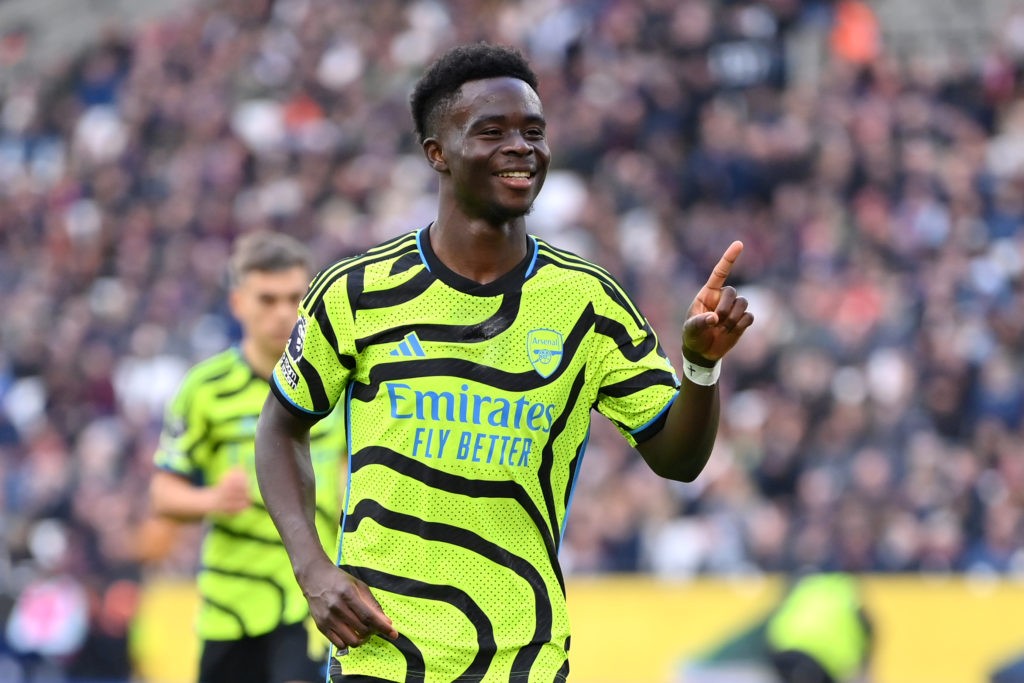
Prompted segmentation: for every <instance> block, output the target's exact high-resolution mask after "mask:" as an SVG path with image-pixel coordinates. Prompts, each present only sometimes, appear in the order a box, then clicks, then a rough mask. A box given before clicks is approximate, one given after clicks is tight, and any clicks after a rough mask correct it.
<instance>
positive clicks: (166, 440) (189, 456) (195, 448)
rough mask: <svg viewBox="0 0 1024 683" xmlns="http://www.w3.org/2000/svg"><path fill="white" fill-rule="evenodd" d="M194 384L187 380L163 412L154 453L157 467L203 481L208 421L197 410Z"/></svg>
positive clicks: (199, 481) (198, 481)
mask: <svg viewBox="0 0 1024 683" xmlns="http://www.w3.org/2000/svg"><path fill="white" fill-rule="evenodd" d="M195 393H196V392H195V384H193V383H192V382H189V381H188V378H186V381H185V382H184V383H183V384H182V386H181V388H180V389H178V393H177V394H176V395H175V396H174V398H173V399H172V400H171V402H170V403H168V404H167V408H166V409H165V411H164V424H163V429H162V430H161V432H160V442H159V444H158V446H157V449H156V453H155V454H154V456H153V461H154V464H155V465H156V466H157V468H159V469H161V470H165V471H168V472H172V473H174V474H177V475H180V476H182V477H185V478H187V479H189V480H191V481H193V482H196V483H202V479H203V470H202V462H201V460H202V457H203V448H204V447H205V445H206V444H205V440H204V435H205V434H206V425H207V420H206V419H205V416H204V415H203V413H202V411H200V410H198V409H197V405H198V400H197V398H196V396H195Z"/></svg>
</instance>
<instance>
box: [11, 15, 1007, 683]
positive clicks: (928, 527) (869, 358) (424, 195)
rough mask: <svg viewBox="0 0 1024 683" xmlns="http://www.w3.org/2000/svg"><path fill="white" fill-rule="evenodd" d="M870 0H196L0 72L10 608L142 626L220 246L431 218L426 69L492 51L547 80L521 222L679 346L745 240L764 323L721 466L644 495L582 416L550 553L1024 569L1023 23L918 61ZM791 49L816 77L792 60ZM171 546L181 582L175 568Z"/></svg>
mask: <svg viewBox="0 0 1024 683" xmlns="http://www.w3.org/2000/svg"><path fill="white" fill-rule="evenodd" d="M858 9H859V10H864V7H863V6H860V3H858V2H856V0H836V2H826V1H825V0H819V1H816V2H815V1H810V0H804V1H801V0H721V1H712V0H578V1H576V2H570V1H568V0H563V1H559V0H549V1H547V2H532V1H526V0H522V1H520V2H470V1H469V0H449V1H447V2H444V3H441V2H433V1H431V0H418V1H414V2H404V1H400V0H378V1H377V2H373V3H362V2H357V1H356V0H277V1H276V2H270V1H269V0H212V1H210V2H206V3H202V4H200V5H199V6H197V7H195V8H192V9H188V10H180V11H178V12H177V13H176V14H174V15H173V16H171V17H168V18H166V19H164V20H161V21H159V22H156V23H151V24H148V25H145V26H143V27H141V28H140V29H139V30H137V31H132V32H116V31H115V32H111V33H110V34H108V35H106V36H105V37H104V38H103V39H102V40H101V42H99V43H98V44H97V45H96V46H95V47H94V48H92V49H90V50H88V51H87V52H86V53H84V54H82V55H80V56H79V57H78V58H76V59H75V60H73V61H71V62H68V63H66V64H64V65H62V66H61V67H60V68H57V69H55V70H48V71H33V70H31V69H24V70H23V71H20V70H18V68H19V65H10V64H8V65H6V66H5V68H12V69H14V73H15V76H14V77H13V78H12V79H10V82H9V85H8V87H7V90H6V92H4V93H3V94H2V99H0V312H2V313H0V315H2V324H0V340H2V344H0V506H2V510H3V513H2V515H0V525H2V530H3V533H2V534H0V539H2V547H0V579H2V581H0V588H2V589H3V593H4V595H3V600H2V602H0V604H2V605H3V606H4V609H3V610H0V615H4V616H6V615H7V614H9V613H13V611H14V610H15V600H16V599H17V598H18V597H19V596H22V595H24V594H26V592H29V591H28V588H30V587H31V586H34V585H35V586H38V585H40V584H41V583H46V582H47V581H49V584H47V585H49V586H51V587H53V586H58V587H62V591H58V592H59V593H60V595H61V596H62V597H61V600H62V602H61V601H58V602H59V605H58V607H61V606H63V607H65V608H67V609H69V610H71V611H73V612H75V613H76V614H80V615H82V616H81V619H80V620H79V621H80V622H81V623H80V628H79V629H78V631H76V632H75V633H72V634H70V635H68V636H67V637H68V639H69V642H71V643H72V645H69V646H68V647H67V648H66V651H64V652H56V653H46V652H43V653H42V654H43V655H47V656H50V655H53V656H56V657H58V658H59V657H60V656H63V655H69V656H70V655H72V654H73V653H75V652H77V651H79V649H80V646H81V643H82V640H83V639H84V638H86V637H88V638H92V639H94V640H96V642H100V641H103V639H108V640H109V641H110V642H114V643H118V642H121V641H122V639H123V635H124V632H125V629H126V627H127V624H128V622H129V621H130V617H131V613H132V605H133V599H134V595H135V593H134V591H133V588H132V586H136V585H137V584H138V582H139V581H140V580H141V577H142V574H141V569H140V566H141V565H142V564H143V563H144V560H145V559H146V558H145V557H144V555H145V552H144V549H145V544H144V543H143V542H141V540H140V536H139V534H138V527H139V524H140V522H141V521H142V520H143V519H144V518H145V516H146V504H145V500H146V496H145V491H146V487H147V483H148V478H149V475H150V472H151V468H152V464H151V461H152V454H153V451H154V448H155V440H156V437H157V435H158V432H159V427H160V422H161V416H162V411H163V407H164V403H165V401H166V400H167V399H168V397H169V396H170V394H171V393H172V392H173V391H174V389H175V388H176V386H177V382H178V381H179V380H180V378H181V376H182V374H183V372H184V371H185V370H186V369H187V367H188V366H189V365H190V364H192V363H193V362H195V361H197V360H199V359H201V358H204V357H206V356H209V355H211V354H212V353H214V352H215V351H217V350H219V349H221V348H223V347H224V346H225V345H227V344H229V343H231V341H232V340H233V339H234V338H235V335H236V334H237V329H236V327H235V323H234V322H233V321H232V320H231V318H230V315H229V314H228V311H227V309H226V307H225V304H224V299H225V284H226V283H225V275H224V273H225V266H226V264H225V259H226V256H227V254H228V251H229V248H230V245H231V243H232V240H233V239H234V238H235V237H237V236H238V235H239V234H242V233H244V232H247V231H251V230H255V229H259V228H272V229H275V230H282V231H286V232H289V233H291V234H293V235H296V236H299V237H301V238H302V239H303V240H305V241H306V242H308V243H309V244H310V245H311V246H312V247H313V248H314V251H315V253H316V254H317V255H318V257H319V258H321V259H322V263H321V264H320V265H325V264H326V263H328V262H329V261H331V260H333V259H335V258H338V257H341V256H345V255H349V254H353V253H357V252H358V251H360V250H361V249H363V248H365V247H367V246H369V245H371V244H374V243H376V242H378V241H380V240H382V239H384V238H387V237H390V236H392V235H395V234H398V233H399V232H401V231H406V230H410V229H413V228H416V227H420V226H422V225H424V224H426V223H427V222H428V221H429V220H430V219H431V218H432V216H433V209H434V204H433V201H434V200H433V195H434V193H433V187H434V186H433V182H434V180H433V178H432V171H431V170H430V168H429V167H428V166H427V164H426V163H425V162H424V160H423V158H422V155H421V153H420V151H419V149H418V147H417V146H416V145H415V141H414V138H413V135H412V133H411V125H412V124H411V121H410V116H409V114H408V107H407V97H408V94H409V88H410V86H411V83H412V81H413V79H414V78H415V77H416V75H417V74H418V73H419V70H420V69H421V68H422V66H423V64H424V63H425V62H426V61H427V60H428V59H429V58H430V57H431V56H432V55H433V54H435V53H436V52H437V51H438V50H439V49H441V48H443V47H445V46H447V45H449V44H451V43H454V42H458V41H466V40H475V39H487V40H491V41H494V42H502V43H510V44H515V45H518V46H520V47H521V48H522V49H523V50H524V52H525V53H526V54H527V55H528V56H529V57H530V58H531V60H532V61H533V63H534V66H535V67H536V69H537V70H538V73H539V74H540V77H541V94H542V97H543V99H544V102H545V107H546V115H547V118H548V121H549V137H550V139H551V142H552V150H553V154H554V169H553V171H552V173H551V174H550V175H549V178H548V181H547V187H546V188H545V190H544V192H542V194H541V198H540V200H539V202H538V205H537V207H536V210H535V212H534V214H533V215H532V216H531V217H530V219H529V225H530V228H531V230H532V231H534V232H536V233H538V234H540V235H541V236H543V237H545V238H548V239H550V240H551V241H553V242H555V243H556V244H558V245H560V246H563V247H566V248H569V249H572V250H574V251H577V252H579V253H581V254H582V255H584V256H587V257H589V258H592V259H594V260H596V261H597V262H598V263H601V264H603V265H605V266H606V267H607V268H608V269H609V270H610V271H611V272H612V273H613V274H615V275H616V276H617V277H618V278H619V279H620V280H621V281H622V282H623V284H624V285H625V286H626V288H627V289H628V290H629V291H630V292H632V293H633V295H634V296H635V298H636V299H637V300H638V303H639V305H640V308H641V309H642V310H643V311H645V313H646V314H647V315H648V317H649V318H650V319H651V322H652V325H653V326H654V328H655V329H656V330H658V331H659V333H660V335H661V338H662V343H663V345H664V346H665V348H666V350H667V351H668V352H669V354H670V356H671V357H672V358H673V360H674V361H675V363H676V366H677V367H679V341H678V329H679V326H680V323H681V320H682V316H683V313H684V311H685V310H686V308H687V306H688V305H689V300H688V299H686V295H685V293H689V292H694V291H696V290H697V289H698V288H699V286H700V284H701V283H700V281H699V280H700V279H701V278H702V276H703V274H704V273H706V272H707V271H708V269H709V268H710V266H711V265H713V263H714V262H715V259H716V258H717V256H718V255H719V254H720V253H721V251H722V250H723V248H724V246H725V245H727V244H728V243H729V241H731V240H732V239H742V240H743V241H744V242H745V243H746V246H747V249H746V251H745V253H744V254H743V257H742V259H741V261H740V263H739V264H738V266H737V271H736V272H735V275H736V282H735V284H736V285H737V286H738V287H739V288H740V289H741V291H742V292H743V293H744V294H745V295H746V296H747V297H748V298H749V299H750V300H751V308H752V310H754V311H756V313H757V321H756V323H755V325H754V328H753V329H752V330H751V331H750V333H748V334H747V335H746V337H745V338H744V340H743V343H741V344H740V345H739V347H737V349H736V350H735V352H733V353H732V354H731V355H730V357H729V362H728V363H727V364H726V365H725V368H724V371H723V375H722V391H723V396H724V400H725V403H724V410H723V420H722V428H721V433H720V438H719V441H718V445H717V446H716V452H715V454H714V455H713V457H712V460H711V464H710V465H709V468H708V470H707V471H706V472H705V473H704V474H703V475H702V476H701V477H700V478H699V479H698V480H697V482H695V483H693V484H675V483H671V482H667V481H664V480H661V479H659V478H658V477H656V476H654V475H653V474H652V473H650V472H649V471H648V470H647V468H646V466H645V465H644V464H643V461H642V460H641V459H640V458H639V457H637V455H636V454H635V453H634V452H632V451H631V450H630V449H628V447H626V446H625V444H624V443H623V442H622V440H621V439H620V438H619V437H618V436H617V435H616V434H615V433H614V430H613V429H612V428H611V427H610V426H609V425H607V424H605V423H604V422H603V421H602V420H600V419H597V420H595V427H594V436H593V438H592V439H591V441H590V447H589V451H588V454H587V456H586V458H585V465H584V467H583V472H582V475H581V480H580V482H579V485H578V487H577V490H576V494H575V497H574V507H573V511H572V515H571V518H570V520H569V523H568V525H567V529H566V537H565V539H564V543H563V546H562V550H561V557H562V560H563V562H564V564H565V567H566V570H567V572H569V573H570V574H581V573H592V572H609V571H625V572H633V571H647V572H653V573H657V574H663V575H672V576H687V575H693V574H699V573H716V574H721V573H751V572H775V571H790V570H795V569H799V568H804V567H817V568H823V569H841V570H846V571H852V572H960V571H967V572H981V573H988V574H1017V575H1021V576H1024V550H1022V548H1024V520H1022V509H1024V457H1021V454H1022V453H1024V371H1022V370H1024V368H1022V367H1021V365H1022V359H1024V286H1022V285H1024V228H1022V225H1024V98H1022V97H1021V95H1022V94H1024V80H1022V76H1024V40H1022V39H1021V36H1020V34H1021V31H1020V30H1019V26H1020V25H1024V24H1022V22H1024V19H1021V18H1020V17H1019V16H1017V17H1016V18H1015V20H1011V21H1008V22H1007V23H1006V24H1005V25H1004V26H1005V30H1003V31H1002V32H1001V33H997V36H996V39H995V40H994V41H993V43H992V46H991V50H990V51H989V53H988V54H987V56H986V57H985V58H984V59H983V60H979V61H972V60H968V59H966V58H964V59H958V58H957V55H955V54H950V55H949V58H948V59H947V60H946V61H944V62H937V61H924V60H901V59H896V58H895V56H894V55H893V54H891V53H889V52H887V51H886V50H885V46H884V45H881V44H880V43H879V42H878V40H877V38H878V36H877V34H876V33H873V27H872V25H871V21H870V12H868V13H867V14H865V13H864V12H860V13H858V12H857V11H852V13H851V10H858ZM844 12H846V14H843V13H844ZM841 17H848V18H849V17H853V18H852V19H850V20H851V21H853V20H854V19H855V20H856V21H858V22H860V23H859V24H857V25H856V26H855V27H854V29H852V31H851V30H847V32H846V33H843V29H849V27H848V26H847V27H844V26H843V25H842V23H841V22H840V21H838V19H839V18H841ZM1014 27H1018V28H1016V29H1015V28H1014ZM874 30H877V27H874ZM851 35H852V36H853V37H852V38H851ZM807 36H811V37H812V38H816V37H820V40H811V43H810V44H812V45H818V44H820V46H821V49H820V60H821V61H820V63H819V64H817V65H816V68H815V69H807V68H806V66H807V65H806V64H804V65H801V64H798V63H796V62H795V60H794V59H793V58H792V54H793V52H792V50H791V48H792V46H793V45H794V44H795V42H796V41H797V40H798V39H801V38H802V39H803V40H804V43H806V42H807V40H806V38H807ZM676 293H680V294H679V295H675V294H676ZM185 546H187V544H182V547H181V548H179V549H178V550H177V551H176V552H175V553H174V554H172V556H171V557H170V558H168V559H165V560H162V561H161V563H160V565H159V568H160V571H171V572H173V571H178V572H181V573H182V574H183V575H186V574H188V573H189V572H190V571H191V566H190V563H191V562H192V561H194V554H190V551H189V550H188V549H187V548H186V547H185ZM69 576H73V577H75V579H74V580H70V579H68V578H67V577H69ZM62 577H63V578H62ZM60 581H63V582H64V583H60ZM65 589H66V590H65ZM11 621H13V620H11ZM43 621H45V619H43ZM62 623H63V624H64V625H65V626H66V627H68V628H73V624H75V623H79V622H76V621H71V622H68V621H64V622H62ZM68 624H71V625H72V626H68ZM40 628H43V626H40ZM29 630H30V631H31V629H29ZM16 631H17V629H14V630H13V631H12V629H10V628H8V631H7V638H6V640H7V641H8V643H9V644H10V643H11V642H12V641H17V639H18V638H29V640H31V638H32V634H28V635H25V634H21V635H19V634H18V633H17V632H16ZM97 639H98V640H97ZM57 640H59V639H54V638H50V639H49V641H50V642H56V641H57ZM103 642H105V641H103ZM96 647H99V645H96ZM94 650H95V648H94ZM85 659H88V658H85ZM78 662H79V663H78V667H79V671H80V672H82V673H81V676H83V677H89V676H92V677H93V678H95V679H96V680H99V679H102V678H104V677H105V676H106V677H108V678H111V679H114V678H116V677H117V676H118V675H120V674H116V673H110V672H107V673H103V672H101V671H100V669H95V670H91V669H89V666H90V664H89V663H88V662H85V661H84V659H82V658H79V660H78ZM3 666H4V664H3V663H2V661H0V669H2V667H3ZM100 668H102V667H100ZM0 678H3V679H4V680H8V678H5V677H4V675H3V673H2V671H0ZM11 680H13V679H11Z"/></svg>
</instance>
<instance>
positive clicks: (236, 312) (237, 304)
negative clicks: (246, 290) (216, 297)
mask: <svg viewBox="0 0 1024 683" xmlns="http://www.w3.org/2000/svg"><path fill="white" fill-rule="evenodd" d="M228 308H229V309H231V315H233V316H235V318H238V317H239V316H241V314H242V295H241V294H240V293H239V291H238V287H232V288H231V291H230V292H228Z"/></svg>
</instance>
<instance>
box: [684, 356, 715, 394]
mask: <svg viewBox="0 0 1024 683" xmlns="http://www.w3.org/2000/svg"><path fill="white" fill-rule="evenodd" d="M683 374H684V375H686V379H688V380H690V381H691V382H693V383H694V384H699V385H701V386H702V387H710V386H713V385H714V384H715V383H716V382H718V376H719V375H721V374H722V361H721V359H719V360H717V361H715V364H714V365H712V366H711V367H710V368H708V367H705V366H703V365H697V364H696V363H691V362H690V361H688V360H686V358H683Z"/></svg>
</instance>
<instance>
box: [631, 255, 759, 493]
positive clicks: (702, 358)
mask: <svg viewBox="0 0 1024 683" xmlns="http://www.w3.org/2000/svg"><path fill="white" fill-rule="evenodd" d="M742 251H743V243H742V242H733V243H732V244H730V245H729V248H728V249H726V250H725V253H724V254H723V255H722V258H721V259H719V261H718V264H717V265H716V266H715V268H714V270H713V271H712V273H711V276H710V277H709V278H708V281H707V283H705V285H704V286H703V287H701V290H700V292H698V293H697V296H696V298H694V300H693V303H692V304H691V305H690V310H689V312H688V314H687V317H686V322H684V323H683V357H684V359H685V361H686V362H689V363H693V364H694V365H697V366H703V367H708V368H710V367H713V366H714V365H715V363H716V362H718V361H719V360H721V358H722V357H723V356H725V354H726V353H728V352H729V350H730V349H732V347H733V346H735V345H736V342H738V341H739V339H740V336H741V335H742V334H743V332H744V331H745V330H746V329H747V328H748V327H750V326H751V324H753V322H754V316H753V315H752V314H751V313H750V312H748V311H747V300H746V299H744V298H743V297H741V296H738V295H737V294H736V290H735V289H734V288H732V287H727V286H725V281H726V278H728V276H729V273H730V272H731V271H732V267H733V264H735V263H736V259H737V258H739V255H740V253H742ZM719 412H720V405H719V396H718V384H717V382H716V383H715V384H712V385H711V386H702V385H700V384H697V383H695V382H693V381H691V380H690V378H689V373H685V372H684V373H683V384H682V386H681V387H680V389H679V396H678V397H677V398H676V400H675V402H674V403H673V404H672V406H671V407H670V408H669V411H668V416H667V418H666V420H665V426H664V427H663V428H662V430H661V431H660V432H658V433H657V434H656V435H654V436H653V437H651V438H650V439H648V440H647V441H645V442H644V443H641V444H639V445H638V446H637V449H638V450H639V451H640V453H641V455H643V457H644V460H646V461H647V464H648V465H650V467H651V469H652V470H654V471H655V472H656V473H657V474H659V475H660V476H662V477H666V478H669V479H676V480H678V481H693V480H694V479H696V478H697V475H698V474H700V473H701V470H703V469H704V466H705V465H706V464H707V462H708V458H709V457H710V456H711V449H712V447H713V446H714V445H715V437H716V435H717V434H718V418H719Z"/></svg>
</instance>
